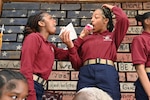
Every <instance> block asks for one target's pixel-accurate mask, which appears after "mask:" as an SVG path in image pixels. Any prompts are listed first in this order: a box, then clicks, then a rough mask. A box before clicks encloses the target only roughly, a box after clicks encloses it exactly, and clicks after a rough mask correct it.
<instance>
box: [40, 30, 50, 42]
mask: <svg viewBox="0 0 150 100" xmlns="http://www.w3.org/2000/svg"><path fill="white" fill-rule="evenodd" d="M40 34H41V35H42V36H43V38H44V39H45V40H48V37H49V33H47V32H45V31H41V32H40Z"/></svg>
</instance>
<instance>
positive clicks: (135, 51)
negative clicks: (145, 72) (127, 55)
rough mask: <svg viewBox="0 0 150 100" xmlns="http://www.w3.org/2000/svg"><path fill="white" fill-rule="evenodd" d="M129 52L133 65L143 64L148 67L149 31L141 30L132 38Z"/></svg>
mask: <svg viewBox="0 0 150 100" xmlns="http://www.w3.org/2000/svg"><path fill="white" fill-rule="evenodd" d="M131 54H132V62H133V64H134V65H135V64H144V65H145V66H146V67H150V33H148V32H145V31H143V32H142V34H141V35H139V36H137V37H135V38H134V39H133V42H132V53H131Z"/></svg>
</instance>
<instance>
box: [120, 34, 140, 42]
mask: <svg viewBox="0 0 150 100" xmlns="http://www.w3.org/2000/svg"><path fill="white" fill-rule="evenodd" d="M135 36H138V35H126V36H125V37H124V39H123V41H122V43H132V40H133V38H134V37H135Z"/></svg>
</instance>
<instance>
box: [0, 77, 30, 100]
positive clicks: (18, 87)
mask: <svg viewBox="0 0 150 100" xmlns="http://www.w3.org/2000/svg"><path fill="white" fill-rule="evenodd" d="M10 82H12V83H13V84H15V88H13V89H11V90H10V89H8V88H7V87H8V84H9V83H10ZM27 96H28V84H27V83H26V82H25V81H23V80H16V79H14V80H11V81H9V82H7V83H6V84H5V85H4V86H3V88H2V94H1V96H0V100H25V98H26V97H27Z"/></svg>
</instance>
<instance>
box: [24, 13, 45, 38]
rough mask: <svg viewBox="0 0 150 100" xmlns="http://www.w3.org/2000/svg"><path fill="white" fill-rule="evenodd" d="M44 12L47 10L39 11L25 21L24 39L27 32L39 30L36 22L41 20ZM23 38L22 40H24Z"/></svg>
mask: <svg viewBox="0 0 150 100" xmlns="http://www.w3.org/2000/svg"><path fill="white" fill-rule="evenodd" d="M44 13H47V12H39V13H37V14H35V15H31V16H29V18H28V20H27V23H26V25H25V28H24V30H23V34H24V39H25V37H26V36H27V35H28V34H30V33H32V32H39V31H40V28H39V25H38V22H39V21H41V20H43V14H44ZM24 39H23V41H24Z"/></svg>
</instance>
